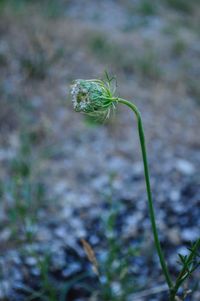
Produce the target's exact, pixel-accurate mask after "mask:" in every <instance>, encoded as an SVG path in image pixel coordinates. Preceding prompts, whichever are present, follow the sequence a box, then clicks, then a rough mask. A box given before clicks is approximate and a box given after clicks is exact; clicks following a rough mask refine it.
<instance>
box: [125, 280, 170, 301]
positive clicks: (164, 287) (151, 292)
mask: <svg viewBox="0 0 200 301" xmlns="http://www.w3.org/2000/svg"><path fill="white" fill-rule="evenodd" d="M167 290H168V286H167V285H166V284H163V285H159V286H156V287H152V288H149V289H147V290H144V291H141V292H139V293H136V294H133V298H132V299H131V300H132V301H134V300H137V301H138V299H139V298H142V297H147V296H150V295H155V294H158V293H161V292H164V291H167Z"/></svg>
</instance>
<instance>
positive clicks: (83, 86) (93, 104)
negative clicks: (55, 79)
mask: <svg viewBox="0 0 200 301" xmlns="http://www.w3.org/2000/svg"><path fill="white" fill-rule="evenodd" d="M71 94H72V103H73V106H74V109H75V111H76V112H83V113H87V114H89V115H92V116H95V117H104V118H107V117H109V115H110V111H111V110H112V108H113V107H114V101H116V97H113V92H112V91H111V87H110V82H107V83H105V82H103V81H101V80H97V79H94V80H83V79H78V80H75V81H74V84H73V85H72V86H71Z"/></svg>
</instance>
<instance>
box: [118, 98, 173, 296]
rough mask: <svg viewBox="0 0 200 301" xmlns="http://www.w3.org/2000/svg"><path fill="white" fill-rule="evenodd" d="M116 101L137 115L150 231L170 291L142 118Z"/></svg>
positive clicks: (135, 108) (131, 106) (123, 101)
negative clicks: (154, 202)
mask: <svg viewBox="0 0 200 301" xmlns="http://www.w3.org/2000/svg"><path fill="white" fill-rule="evenodd" d="M116 101H117V102H118V103H121V104H125V105H127V106H128V107H129V108H131V109H132V110H133V112H134V113H135V115H136V117H137V123H138V132H139V138H140V146H141V151H142V158H143V164H144V174H145V182H146V190H147V197H148V206H149V214H150V219H151V226H152V231H153V236H154V242H155V246H156V250H157V253H158V256H159V259H160V264H161V267H162V270H163V273H164V275H165V279H166V282H167V284H168V287H169V290H170V291H171V289H172V287H173V283H172V280H171V277H170V275H169V271H168V268H167V265H166V262H165V259H164V255H163V252H162V249H161V245H160V241H159V237H158V231H157V227H156V221H155V213H154V206H153V200H152V193H151V184H150V178H149V168H148V160H147V152H146V143H145V136H144V130H143V125H142V118H141V115H140V112H139V110H138V109H137V107H136V106H135V105H134V104H133V103H131V102H129V101H127V100H125V99H122V98H118V99H116Z"/></svg>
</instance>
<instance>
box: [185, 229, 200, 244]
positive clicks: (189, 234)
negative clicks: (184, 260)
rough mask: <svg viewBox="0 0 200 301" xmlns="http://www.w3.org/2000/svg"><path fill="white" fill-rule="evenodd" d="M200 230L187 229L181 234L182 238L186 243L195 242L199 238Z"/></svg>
mask: <svg viewBox="0 0 200 301" xmlns="http://www.w3.org/2000/svg"><path fill="white" fill-rule="evenodd" d="M199 235H200V233H199V230H197V229H196V228H186V229H183V230H182V232H181V237H182V239H183V240H184V241H195V240H196V239H198V238H199Z"/></svg>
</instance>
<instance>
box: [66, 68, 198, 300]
mask: <svg viewBox="0 0 200 301" xmlns="http://www.w3.org/2000/svg"><path fill="white" fill-rule="evenodd" d="M112 80H113V78H109V76H108V74H107V73H106V80H105V81H104V80H98V79H92V80H83V79H79V80H75V82H74V83H73V85H72V86H71V94H72V103H73V106H74V109H75V111H76V112H82V113H86V114H89V115H91V116H94V117H97V118H102V117H103V118H108V117H109V116H110V113H111V111H112V110H113V109H114V108H115V107H116V104H124V105H126V106H128V107H129V108H130V109H131V110H132V111H133V112H134V114H135V115H136V118H137V125H138V134H139V139H140V146H141V153H142V159H143V166H144V176H145V183H146V191H147V200H148V207H149V216H150V220H151V227H152V233H153V237H154V242H155V247H156V251H157V254H158V257H159V260H160V265H161V268H162V271H163V274H164V276H165V280H166V283H167V285H168V288H169V300H170V301H176V300H180V299H179V297H178V295H177V293H178V290H179V288H180V286H181V285H182V284H183V282H185V280H186V279H187V278H188V277H189V276H191V274H192V273H193V272H194V271H195V270H196V269H197V268H198V267H199V266H200V260H199V258H200V254H199V249H200V238H199V239H198V240H197V241H196V242H195V243H194V244H193V245H192V246H191V248H190V249H189V254H188V255H187V256H183V255H181V254H179V259H180V264H181V266H182V267H181V270H180V272H179V274H178V276H177V278H176V280H175V282H173V281H172V277H171V275H170V273H169V269H168V266H167V263H166V261H165V258H164V254H163V250H162V248H161V244H160V240H159V236H158V230H157V225H156V218H155V210H154V205H153V199H152V192H151V184H150V176H149V167H148V159H147V151H146V143H145V135H144V130H143V123H142V118H141V114H140V112H139V110H138V108H137V106H136V105H135V104H134V103H132V102H130V101H128V100H126V99H123V98H119V97H117V96H115V95H114V92H115V89H114V88H113V86H112ZM186 296H187V293H184V296H183V298H184V299H185V298H186Z"/></svg>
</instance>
